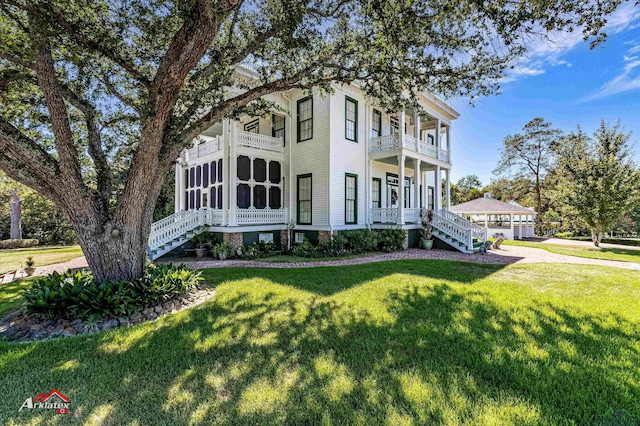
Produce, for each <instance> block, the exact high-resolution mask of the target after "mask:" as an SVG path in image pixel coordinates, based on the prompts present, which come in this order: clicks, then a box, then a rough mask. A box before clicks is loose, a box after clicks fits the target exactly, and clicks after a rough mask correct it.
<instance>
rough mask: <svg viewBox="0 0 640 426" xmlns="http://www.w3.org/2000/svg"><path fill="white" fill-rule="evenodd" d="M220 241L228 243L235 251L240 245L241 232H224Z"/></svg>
mask: <svg viewBox="0 0 640 426" xmlns="http://www.w3.org/2000/svg"><path fill="white" fill-rule="evenodd" d="M222 241H224V242H225V243H229V244H230V245H231V247H232V248H233V251H234V252H235V251H236V250H237V249H238V248H239V247H241V246H242V232H225V233H223V234H222Z"/></svg>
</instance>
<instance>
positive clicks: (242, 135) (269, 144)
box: [237, 130, 284, 152]
mask: <svg viewBox="0 0 640 426" xmlns="http://www.w3.org/2000/svg"><path fill="white" fill-rule="evenodd" d="M237 136H238V140H237V145H240V146H246V147H248V148H255V149H262V150H265V151H272V152H284V143H283V142H282V138H274V137H272V136H266V135H260V134H258V133H252V132H245V131H242V130H238V131H237Z"/></svg>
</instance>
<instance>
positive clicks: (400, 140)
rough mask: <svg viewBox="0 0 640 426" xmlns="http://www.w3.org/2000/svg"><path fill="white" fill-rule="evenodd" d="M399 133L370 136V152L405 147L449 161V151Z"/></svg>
mask: <svg viewBox="0 0 640 426" xmlns="http://www.w3.org/2000/svg"><path fill="white" fill-rule="evenodd" d="M400 136H401V135H400V134H398V133H396V134H393V135H384V136H377V137H374V138H371V140H370V148H369V151H370V152H383V151H390V150H393V149H399V148H405V149H408V150H411V151H415V152H419V153H420V154H424V155H427V156H429V157H432V158H436V159H439V160H442V161H444V162H447V163H448V162H449V152H448V151H446V150H444V149H441V148H438V147H437V146H435V145H431V144H430V143H428V142H426V141H423V140H418V139H416V138H415V137H414V136H411V135H407V134H405V135H402V137H400Z"/></svg>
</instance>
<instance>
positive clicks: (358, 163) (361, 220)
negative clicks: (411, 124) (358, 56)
mask: <svg viewBox="0 0 640 426" xmlns="http://www.w3.org/2000/svg"><path fill="white" fill-rule="evenodd" d="M347 96H348V97H350V98H352V99H354V100H355V101H357V102H358V134H357V142H354V141H351V140H347V139H346V137H345V105H346V97H347ZM330 105H331V106H330V108H331V113H330V114H331V129H330V131H331V133H330V135H331V152H330V158H331V160H330V161H331V194H330V196H331V225H332V226H333V227H334V228H336V229H340V228H344V227H345V214H344V210H345V203H344V198H345V174H346V173H351V174H355V175H357V176H358V221H357V224H356V225H348V226H346V227H347V228H363V227H364V226H365V224H366V211H365V188H366V185H365V184H366V169H367V155H366V153H367V152H366V149H367V147H366V142H365V131H366V129H365V110H366V108H367V106H366V101H365V99H364V97H363V96H362V95H361V94H360V92H359V91H357V90H356V89H355V88H353V87H351V86H347V87H337V88H336V90H335V92H334V93H333V94H331V96H330Z"/></svg>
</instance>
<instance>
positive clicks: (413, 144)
mask: <svg viewBox="0 0 640 426" xmlns="http://www.w3.org/2000/svg"><path fill="white" fill-rule="evenodd" d="M402 147H403V148H407V149H410V150H412V151H417V150H418V140H417V139H416V138H414V137H413V136H411V135H404V142H403V145H402Z"/></svg>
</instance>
